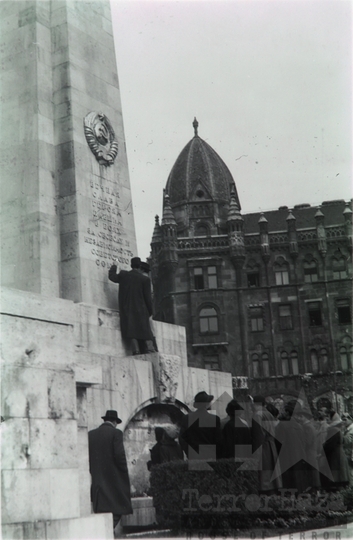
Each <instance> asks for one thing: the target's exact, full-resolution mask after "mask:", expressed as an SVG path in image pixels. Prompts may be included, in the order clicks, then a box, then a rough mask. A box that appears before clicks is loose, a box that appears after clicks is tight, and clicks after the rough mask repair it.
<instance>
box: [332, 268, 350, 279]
mask: <svg viewBox="0 0 353 540" xmlns="http://www.w3.org/2000/svg"><path fill="white" fill-rule="evenodd" d="M346 277H347V272H346V270H334V271H333V279H346Z"/></svg>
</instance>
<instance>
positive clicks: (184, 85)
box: [111, 0, 352, 258]
mask: <svg viewBox="0 0 353 540" xmlns="http://www.w3.org/2000/svg"><path fill="white" fill-rule="evenodd" d="M111 5H112V18H113V28H114V39H115V47H116V54H117V64H118V74H119V81H120V89H121V99H122V107H123V118H124V126H125V136H126V144H127V153H128V160H129V170H130V182H131V187H132V196H133V206H134V216H135V225H136V235H137V243H138V255H139V256H140V257H142V258H146V257H147V256H148V255H149V253H150V242H151V237H152V231H153V227H154V216H155V214H159V215H161V210H162V192H163V188H164V187H165V184H166V181H167V179H168V175H169V173H170V170H171V168H172V166H173V164H174V162H175V160H176V159H177V157H178V155H179V153H180V152H181V150H182V149H183V148H184V146H185V145H186V144H187V143H188V142H189V141H190V139H191V138H192V137H193V134H194V131H193V127H192V122H193V119H194V116H196V117H197V120H198V122H199V135H200V137H201V138H202V139H204V140H205V141H207V142H208V144H210V145H211V146H212V147H213V148H214V150H215V151H216V152H217V153H218V154H219V155H220V156H221V158H222V159H223V160H224V162H225V163H226V164H227V166H228V168H229V169H230V171H231V173H232V175H233V178H234V180H235V183H236V186H237V190H238V194H239V198H240V203H241V206H242V212H243V213H249V212H256V211H259V210H270V209H274V208H278V207H279V206H282V205H287V206H289V207H292V206H294V205H295V204H301V203H310V204H312V205H314V204H318V203H320V202H323V201H325V200H332V199H342V198H343V199H347V200H348V199H350V198H351V196H352V178H351V163H352V159H351V158H352V156H351V153H352V137H351V135H352V125H351V124H352V111H351V101H352V92H351V82H352V73H351V66H352V45H351V37H352V36H351V34H352V3H351V1H350V0H281V1H277V0H228V1H221V0H217V1H216V0H213V1H203V0H194V1H183V0H182V1H176V0H167V1H163V0H160V1H153V0H144V1H137V0H128V1H126V0H111Z"/></svg>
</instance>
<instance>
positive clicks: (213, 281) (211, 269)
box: [207, 266, 218, 289]
mask: <svg viewBox="0 0 353 540" xmlns="http://www.w3.org/2000/svg"><path fill="white" fill-rule="evenodd" d="M207 278H208V288H209V289H217V287H218V284H217V268H216V267H215V266H208V267H207Z"/></svg>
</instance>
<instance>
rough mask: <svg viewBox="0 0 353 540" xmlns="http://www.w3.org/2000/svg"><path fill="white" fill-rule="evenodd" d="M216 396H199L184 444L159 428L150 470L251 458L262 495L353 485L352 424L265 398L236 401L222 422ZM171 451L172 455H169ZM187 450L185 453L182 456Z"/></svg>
mask: <svg viewBox="0 0 353 540" xmlns="http://www.w3.org/2000/svg"><path fill="white" fill-rule="evenodd" d="M212 400H213V396H211V395H209V394H207V392H199V393H198V394H197V395H196V396H195V400H194V408H195V409H196V410H195V411H194V412H191V413H189V414H188V415H185V417H184V418H183V420H182V423H181V426H180V433H179V443H178V442H177V441H176V440H175V439H176V437H177V434H176V431H175V430H174V434H170V433H169V434H168V433H167V431H168V429H170V427H169V428H165V429H163V428H161V427H158V428H156V440H157V443H156V445H155V446H154V447H153V448H152V449H151V460H150V461H149V463H148V467H149V469H151V467H152V466H153V465H155V464H158V463H163V462H166V461H172V460H176V459H179V460H181V459H184V456H185V457H186V458H187V459H189V460H190V459H204V460H211V459H220V458H235V459H240V460H242V459H243V460H245V459H247V458H252V459H253V460H255V462H256V463H257V470H258V475H259V485H260V491H261V492H264V493H268V494H271V493H275V492H276V491H277V490H278V489H280V488H288V489H292V490H294V491H297V492H298V493H301V492H304V491H311V490H312V491H316V490H318V489H325V490H331V491H333V490H337V489H340V488H342V487H345V486H348V485H349V484H350V485H352V484H353V419H352V417H351V416H350V415H349V414H348V413H344V414H342V416H339V415H338V414H337V412H336V411H334V409H333V408H332V407H331V406H329V407H322V408H321V409H320V410H318V411H317V414H315V416H314V415H313V413H312V411H311V410H310V409H309V408H305V407H303V406H302V405H301V403H300V401H298V400H293V401H289V402H287V403H286V404H284V406H283V408H282V410H281V411H279V410H278V409H277V408H276V406H275V405H274V404H273V403H267V402H266V400H265V399H264V398H263V397H262V396H254V397H253V398H250V407H249V406H246V405H245V406H244V403H242V404H240V403H239V402H238V401H236V400H235V399H233V400H231V401H230V402H229V403H228V405H227V407H226V413H227V417H226V418H225V419H224V420H222V421H221V420H220V418H219V417H218V416H216V415H215V414H212V413H211V412H210V411H209V409H210V407H211V405H212ZM167 450H168V452H167ZM181 450H182V451H181Z"/></svg>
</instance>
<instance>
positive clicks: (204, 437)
mask: <svg viewBox="0 0 353 540" xmlns="http://www.w3.org/2000/svg"><path fill="white" fill-rule="evenodd" d="M212 401H213V396H211V395H209V394H207V392H205V391H202V392H198V394H196V396H195V398H194V407H195V409H196V411H194V412H191V413H189V414H187V415H185V416H184V418H183V419H182V421H181V426H180V434H179V442H180V446H181V448H182V449H183V451H184V452H185V454H186V455H187V457H188V459H189V460H190V459H201V460H206V461H214V460H215V459H217V458H219V457H220V453H221V450H222V432H221V421H220V419H219V417H218V416H216V415H214V414H210V413H209V412H208V409H209V408H210V407H211V402H212Z"/></svg>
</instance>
